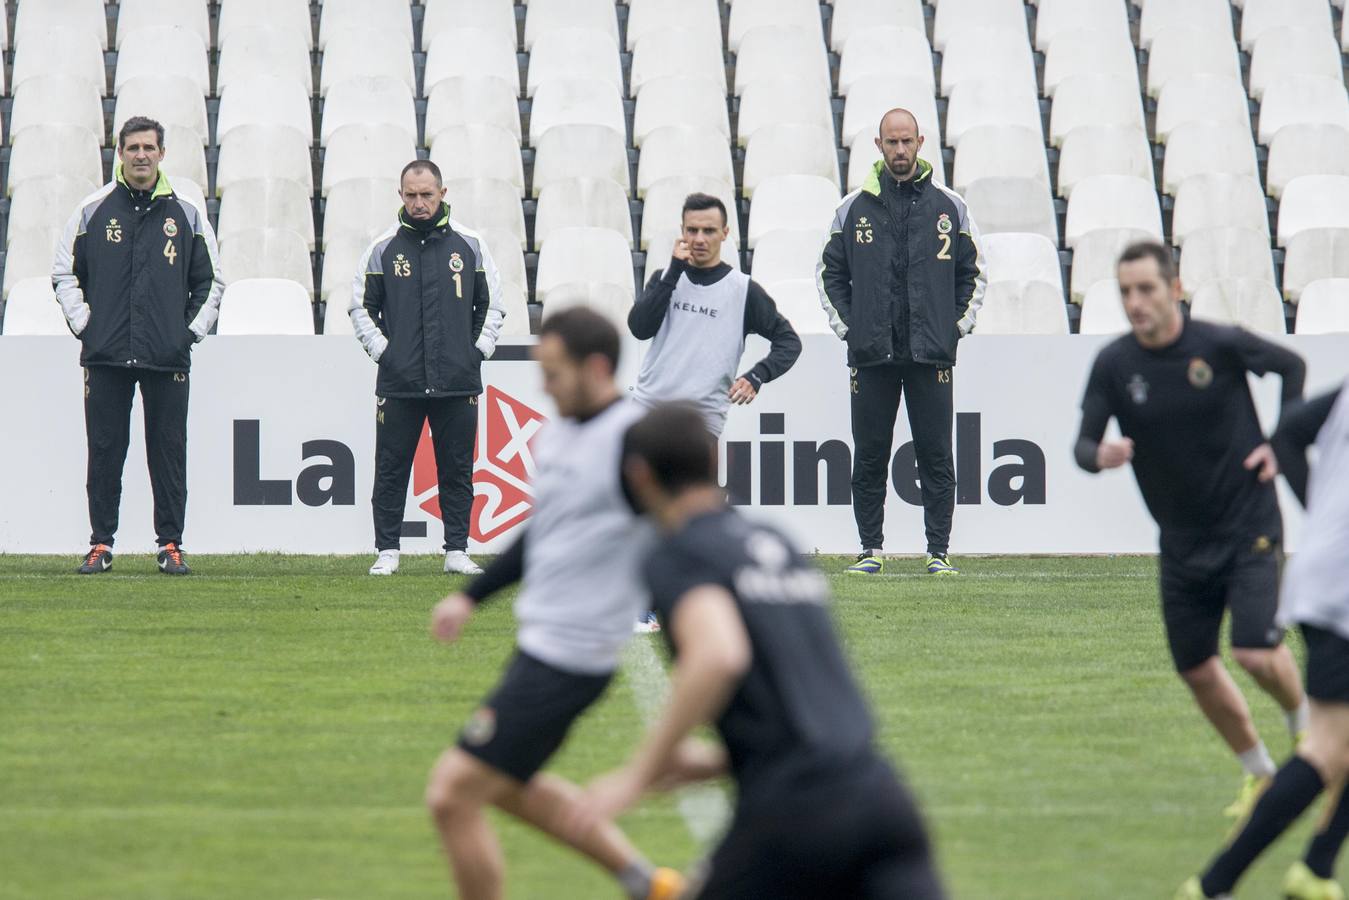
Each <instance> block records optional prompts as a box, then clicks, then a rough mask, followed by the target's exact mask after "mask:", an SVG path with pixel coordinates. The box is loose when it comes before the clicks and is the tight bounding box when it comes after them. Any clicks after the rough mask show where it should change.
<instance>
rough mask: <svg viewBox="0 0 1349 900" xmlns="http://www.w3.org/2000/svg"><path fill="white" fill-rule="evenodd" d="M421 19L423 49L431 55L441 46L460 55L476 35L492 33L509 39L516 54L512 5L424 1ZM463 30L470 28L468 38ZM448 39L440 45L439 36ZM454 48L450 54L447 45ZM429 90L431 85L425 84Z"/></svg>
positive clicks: (495, 0) (493, 0)
mask: <svg viewBox="0 0 1349 900" xmlns="http://www.w3.org/2000/svg"><path fill="white" fill-rule="evenodd" d="M424 8H425V10H426V12H425V15H424V16H423V18H422V49H423V50H425V51H426V52H427V53H430V52H431V51H432V50H433V49H435V48H436V47H438V46H441V47H442V48H443V50H444V51H446V52H456V53H457V52H462V51H464V50H468V49H470V48H471V46H472V44H473V42H474V41H475V40H476V39H477V36H478V35H477V34H476V32H479V31H485V32H493V33H494V34H496V35H506V36H509V38H510V44H511V53H512V54H514V53H515V44H516V29H515V4H514V3H506V2H502V0H426V2H425V7H424ZM464 29H473V32H471V33H470V35H465V34H464ZM446 35H448V36H450V40H449V41H445V42H441V40H440V38H441V37H442V36H446ZM451 44H453V45H454V47H455V49H454V51H450V45H451ZM427 89H428V90H429V89H430V82H429V81H428V82H427Z"/></svg>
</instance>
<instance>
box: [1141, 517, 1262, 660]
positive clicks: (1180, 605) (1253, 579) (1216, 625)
mask: <svg viewBox="0 0 1349 900" xmlns="http://www.w3.org/2000/svg"><path fill="white" fill-rule="evenodd" d="M1282 558H1283V554H1282V551H1281V549H1280V546H1279V543H1278V541H1277V540H1271V539H1270V538H1267V537H1256V538H1245V539H1239V540H1223V541H1206V542H1203V543H1201V544H1197V545H1191V546H1188V547H1186V548H1185V549H1184V551H1183V552H1182V551H1179V550H1177V549H1175V548H1171V549H1168V548H1167V547H1166V545H1165V544H1163V548H1162V553H1161V560H1160V568H1161V573H1160V582H1161V594H1162V620H1163V621H1164V622H1165V623H1166V639H1167V641H1168V643H1169V644H1170V645H1171V658H1172V660H1174V661H1175V665H1176V671H1178V672H1185V671H1187V670H1189V669H1193V668H1194V667H1195V666H1197V665H1199V664H1200V663H1202V662H1204V661H1205V660H1207V659H1208V658H1209V657H1211V656H1214V655H1215V654H1217V652H1218V632H1219V631H1220V629H1221V628H1222V621H1223V611H1224V610H1231V611H1232V646H1233V647H1243V648H1251V649H1271V648H1274V647H1277V646H1279V643H1280V642H1281V641H1282V640H1283V629H1281V628H1280V627H1279V626H1278V625H1277V624H1276V622H1275V616H1276V615H1277V614H1278V611H1279V566H1280V563H1281V562H1282Z"/></svg>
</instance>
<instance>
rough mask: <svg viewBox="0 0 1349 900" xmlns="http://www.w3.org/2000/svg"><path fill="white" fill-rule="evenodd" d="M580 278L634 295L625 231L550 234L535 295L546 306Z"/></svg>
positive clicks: (565, 230)
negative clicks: (553, 295) (563, 286)
mask: <svg viewBox="0 0 1349 900" xmlns="http://www.w3.org/2000/svg"><path fill="white" fill-rule="evenodd" d="M535 2H537V0H535ZM577 281H579V282H598V283H603V284H613V285H617V286H619V287H622V288H626V289H627V291H628V296H629V297H631V296H632V292H633V270H632V254H631V252H630V250H629V248H628V242H627V241H626V240H624V239H623V235H621V234H619V233H618V232H616V231H610V230H608V229H607V228H560V229H558V230H557V231H554V232H553V233H552V234H550V235H549V236H548V245H547V246H546V247H544V248H543V250H542V251H541V252H540V253H539V268H538V274H537V277H536V278H535V287H534V293H535V296H537V297H538V299H539V302H540V303H542V304H544V306H545V308H546V307H547V305H548V297H549V292H550V291H551V290H552V289H553V288H554V287H556V286H558V285H561V284H567V283H568V282H577Z"/></svg>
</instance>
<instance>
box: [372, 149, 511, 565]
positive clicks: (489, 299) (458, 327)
mask: <svg viewBox="0 0 1349 900" xmlns="http://www.w3.org/2000/svg"><path fill="white" fill-rule="evenodd" d="M399 197H400V198H401V199H402V201H403V206H402V208H401V209H400V210H399V211H398V223H397V224H395V225H394V226H393V227H391V228H390V229H389V230H388V231H386V232H384V233H383V234H381V235H380V236H379V237H377V238H375V240H374V243H372V244H371V245H370V247H369V249H367V250H366V251H365V254H364V255H363V256H362V257H361V261H360V264H359V266H358V267H357V271H356V283H355V287H354V289H353V290H352V295H351V305H350V306H349V307H348V312H349V313H350V314H351V322H352V326H353V328H354V330H355V332H356V338H357V340H359V341H360V342H361V346H363V347H364V348H365V351H366V352H367V353H369V354H370V358H371V359H373V360H374V361H375V363H376V364H377V365H378V367H379V375H378V376H377V378H376V381H375V397H376V400H375V488H374V493H373V496H372V497H371V501H370V502H371V507H372V509H373V513H374V520H375V549H376V550H377V551H378V557H377V558H376V559H375V564H374V565H372V566H371V567H370V574H371V575H392V574H393V573H395V572H397V571H398V557H399V551H400V548H401V544H402V530H403V510H404V506H405V505H406V502H407V490H408V477H409V476H410V475H411V474H412V459H413V456H414V455H415V454H416V452H417V444H418V442H419V441H420V440H421V436H422V426H423V424H424V423H426V422H427V421H428V420H429V421H430V423H431V441H432V444H433V445H434V447H435V455H436V474H437V478H438V483H439V491H440V492H439V503H440V518H441V522H442V523H443V524H444V527H445V544H444V549H445V567H444V568H445V571H446V572H451V573H455V574H461V575H475V574H479V573H481V572H482V569H480V568H478V566H477V564H476V563H474V562H473V560H472V559H470V558H469V555H468V526H469V515H470V514H471V513H472V511H473V447H474V444H475V443H476V441H477V437H478V395H479V394H481V393H482V362H483V360H485V359H488V358H489V357H491V355H492V352H493V350H495V349H496V342H497V335H498V334H500V332H501V321H502V319H504V318H505V316H506V312H505V307H504V306H503V305H502V303H501V286H500V281H499V277H498V275H497V268H496V264H495V263H494V262H493V261H492V255H491V254H490V253H489V252H488V251H487V242H486V241H484V240H483V239H482V236H481V235H479V234H478V233H477V232H475V231H470V230H469V229H468V228H466V227H465V226H464V225H462V224H460V223H459V222H456V221H455V220H454V219H451V218H450V207H449V204H447V203H446V202H445V186H444V183H443V181H442V180H441V176H440V169H439V168H438V167H437V166H436V164H435V163H433V162H430V161H428V160H420V159H419V160H413V161H412V162H410V163H408V164H407V165H406V166H404V167H403V172H402V175H401V177H400V180H399Z"/></svg>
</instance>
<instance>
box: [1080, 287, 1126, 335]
mask: <svg viewBox="0 0 1349 900" xmlns="http://www.w3.org/2000/svg"><path fill="white" fill-rule="evenodd" d="M1129 327H1130V326H1129V317H1128V315H1126V314H1125V312H1124V303H1123V302H1121V300H1120V296H1119V282H1118V281H1116V280H1115V279H1114V277H1113V276H1112V277H1110V278H1106V279H1102V280H1100V281H1097V282H1094V283H1093V284H1092V285H1091V287H1090V288H1089V289H1088V290H1087V292H1086V296H1084V297H1083V298H1082V315H1081V317H1080V318H1079V319H1078V320H1077V328H1078V333H1079V334H1123V333H1124V332H1126V331H1128V330H1129Z"/></svg>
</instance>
